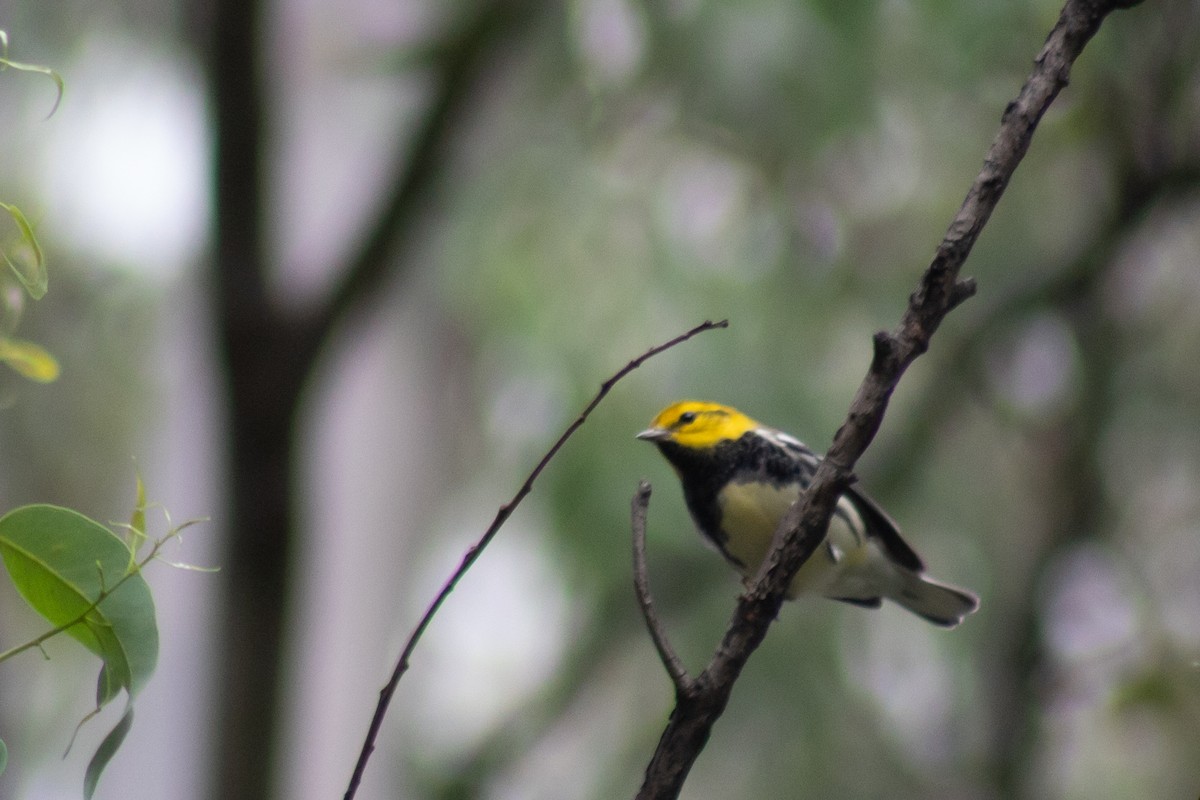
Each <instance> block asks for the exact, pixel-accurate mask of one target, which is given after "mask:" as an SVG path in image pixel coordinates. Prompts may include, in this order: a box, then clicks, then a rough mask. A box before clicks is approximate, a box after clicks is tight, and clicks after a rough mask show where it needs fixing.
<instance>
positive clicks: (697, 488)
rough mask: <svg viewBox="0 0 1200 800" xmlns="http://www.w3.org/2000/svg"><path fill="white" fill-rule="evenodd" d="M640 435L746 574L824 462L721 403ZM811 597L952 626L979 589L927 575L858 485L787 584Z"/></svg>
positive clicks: (674, 411)
mask: <svg viewBox="0 0 1200 800" xmlns="http://www.w3.org/2000/svg"><path fill="white" fill-rule="evenodd" d="M637 438H639V439H645V440H647V441H651V442H654V443H655V444H656V445H658V449H659V450H660V451H661V452H662V454H663V456H664V457H665V458H666V459H667V461H668V462H670V464H671V466H672V467H674V468H675V472H676V474H678V476H679V480H680V482H681V483H682V484H683V497H684V500H685V502H686V503H687V507H688V511H690V512H691V515H692V519H693V521H695V523H696V527H697V528H699V529H700V533H701V534H703V535H704V537H705V538H706V539H707V540H708V541H709V542H711V543H712V544H713V545H714V546H715V547H716V548H717V550H718V551H720V553H721V555H723V556H724V557H725V559H726V560H727V561H729V563H731V564H732V565H733V566H734V567H735V568H736V569H737V570H738V571H739V572H741V573H742V575H743V576H747V577H749V576H752V575H753V574H754V573H755V571H756V570H757V569H758V567H759V565H760V564H761V563H762V560H763V558H764V557H765V556H766V553H767V550H768V549H769V548H770V546H771V539H772V537H773V535H774V533H775V529H776V527H778V525H779V522H780V520H782V519H783V517H784V515H785V514H786V513H787V510H788V508H789V507H790V506H791V504H792V503H793V502H795V501H796V500H797V499H798V498H799V497H800V493H801V492H802V491H803V490H804V489H806V488H808V486H809V484H810V483H811V482H812V478H813V474H814V473H815V472H816V470H817V464H818V463H819V462H820V459H819V458H818V457H817V456H816V454H814V453H813V451H812V450H810V449H808V448H807V447H806V446H804V444H803V443H802V442H800V441H799V440H798V439H795V438H793V437H791V436H789V435H788V434H786V433H783V432H782V431H778V430H775V429H774V428H769V427H767V426H765V425H763V424H761V423H759V422H756V421H754V420H753V419H751V418H750V417H747V416H746V415H745V414H743V413H741V412H740V411H738V410H737V409H734V408H730V407H729V406H723V405H719V404H717V403H705V402H698V401H693V400H685V401H683V402H679V403H675V404H673V405H670V406H667V407H666V408H665V409H663V410H662V411H661V412H659V414H658V416H656V417H655V418H654V420H653V421H652V422H651V423H650V427H649V428H647V429H646V430H644V431H642V432H641V433H639V434H638V435H637ZM805 594H815V595H820V596H823V597H828V598H831V599H834V600H842V601H845V602H847V603H854V604H856V605H860V606H866V607H868V608H878V607H879V605H880V603H881V601H882V599H883V598H887V599H888V600H891V601H893V602H895V603H898V604H900V605H901V606H903V607H904V608H907V609H908V610H909V611H911V612H913V613H914V614H917V615H919V616H921V617H924V618H925V619H927V620H929V621H930V622H932V623H933V624H935V625H942V626H944V627H947V628H951V627H954V626H955V625H957V624H958V623H960V622H962V620H963V618H964V617H965V616H966V615H967V614H970V613H971V612H973V611H974V610H975V609H976V608H978V607H979V598H977V597H976V596H975V595H974V594H972V593H971V592H968V591H966V590H965V589H959V588H957V587H955V586H950V585H948V584H945V583H940V582H938V581H935V580H933V579H931V578H928V577H926V576H925V566H924V564H922V562H921V558H920V556H918V555H917V554H916V553H915V552H914V551H913V549H912V548H911V547H909V546H908V545H907V544H906V543H905V541H904V539H902V538H901V537H900V531H899V529H898V528H897V527H896V523H895V522H893V521H892V520H891V518H890V517H888V515H887V514H886V513H884V511H883V509H881V508H880V507H879V506H878V505H876V503H875V501H873V500H871V499H870V498H869V497H867V496H866V495H865V494H863V493H862V492H860V491H859V490H858V489H857V488H855V487H850V488H849V489H847V490H846V491H845V493H843V494H842V496H841V497H840V498H839V499H838V503H837V506H836V508H835V509H834V512H833V518H832V519H831V520H830V522H829V528H828V530H827V531H826V533H825V539H824V540H823V541H822V542H821V544H820V545H818V546H817V549H816V550H815V551H814V552H813V554H812V556H810V557H809V559H808V561H806V562H805V563H804V564H803V565H802V566H801V567H800V571H799V572H798V573H797V574H796V577H795V579H794V580H793V581H792V584H791V586H790V587H789V590H788V597H789V598H795V597H797V596H800V595H805Z"/></svg>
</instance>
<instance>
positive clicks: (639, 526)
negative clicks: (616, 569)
mask: <svg viewBox="0 0 1200 800" xmlns="http://www.w3.org/2000/svg"><path fill="white" fill-rule="evenodd" d="M649 506H650V484H649V482H647V481H641V482H640V483H639V484H638V490H637V493H636V494H635V495H634V496H633V502H632V503H631V513H630V516H631V517H632V521H631V525H632V527H633V589H634V591H635V592H636V594H637V600H638V606H639V607H640V608H641V609H642V616H643V617H644V618H645V619H646V628H647V630H649V631H650V639H651V641H653V642H654V649H655V650H657V651H658V657H659V658H660V659H661V660H662V663H663V667H665V668H666V670H667V674H668V675H670V676H671V683H673V684H675V696H676V697H682V696H684V695H686V694H687V693H688V692H690V691H691V690H692V678H691V676H690V675H688V674H687V669H686V668H685V667H684V666H683V661H681V660H680V658H679V655H678V654H677V653H676V652H675V648H673V647H672V646H671V640H670V639H668V638H667V631H666V629H665V628H663V625H662V620H660V619H659V618H658V614H656V613H655V611H654V598H653V597H652V596H651V594H650V578H649V575H648V574H647V571H646V509H647V508H648V507H649Z"/></svg>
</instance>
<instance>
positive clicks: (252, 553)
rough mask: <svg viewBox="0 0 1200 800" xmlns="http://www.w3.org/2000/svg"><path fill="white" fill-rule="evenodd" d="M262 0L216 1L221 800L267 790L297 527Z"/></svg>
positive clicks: (295, 393)
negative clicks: (267, 135) (274, 285)
mask: <svg viewBox="0 0 1200 800" xmlns="http://www.w3.org/2000/svg"><path fill="white" fill-rule="evenodd" d="M262 10H263V8H262V3H260V2H259V1H258V0H232V1H230V0H217V2H215V3H214V6H213V15H214V16H213V20H212V21H213V28H212V30H213V40H212V42H211V43H210V52H209V57H210V62H209V70H210V72H209V74H210V80H211V92H212V95H213V98H214V102H213V107H214V114H215V120H214V123H215V140H216V154H215V170H216V173H215V187H214V190H215V191H214V194H215V197H216V207H215V219H214V234H213V237H214V255H213V264H212V268H213V273H212V280H213V285H212V289H213V291H214V299H215V312H216V319H217V326H218V330H219V336H220V349H221V354H222V356H223V359H224V367H225V375H226V381H227V383H226V391H227V404H228V405H227V408H228V415H229V416H228V419H227V426H228V428H227V431H228V435H227V445H226V446H227V451H226V457H227V459H228V460H227V467H228V472H227V475H228V484H227V487H226V491H227V493H228V494H227V509H228V512H227V513H228V516H227V517H226V518H225V519H224V520H222V522H223V524H224V526H225V529H226V530H225V532H226V536H227V537H228V540H227V543H226V546H225V552H224V556H223V557H222V559H221V569H222V573H221V574H222V576H223V581H224V584H223V588H224V598H223V608H222V610H221V616H220V617H219V619H221V625H220V628H219V630H218V633H217V640H218V644H217V652H218V653H219V656H218V658H219V660H218V665H217V684H216V685H217V692H216V696H217V698H218V710H217V714H216V724H217V731H218V732H219V734H218V735H217V736H216V737H215V747H216V759H217V765H216V769H215V771H214V772H213V773H212V781H213V783H212V786H211V794H212V796H213V797H220V798H226V800H237V798H265V797H268V796H269V794H270V783H271V772H272V770H271V765H272V762H273V761H274V760H275V754H276V747H275V742H276V740H277V735H276V733H277V731H276V723H277V719H278V706H279V668H280V655H281V647H282V642H283V629H284V619H285V610H286V606H287V601H288V586H289V582H288V569H289V567H290V565H291V562H292V558H293V555H294V554H293V550H294V546H293V545H294V539H295V537H294V535H293V531H292V517H291V509H292V505H293V504H292V499H293V491H294V486H293V480H294V478H293V473H292V452H293V442H292V424H293V422H294V419H295V415H296V407H297V404H298V401H299V393H300V388H301V384H302V381H303V365H302V364H301V363H300V360H299V355H300V354H299V353H298V352H297V347H296V342H294V341H291V340H290V338H289V336H288V335H287V334H288V327H289V326H288V325H287V324H286V320H284V319H283V318H282V317H281V316H280V315H279V314H278V313H277V312H276V311H275V310H274V308H273V307H272V304H271V303H270V300H269V297H268V290H267V286H266V275H267V264H266V254H265V248H264V242H263V239H264V230H263V228H264V226H263V215H262V210H263V194H264V188H263V173H264V165H263V163H262V162H263V152H262V151H263V148H262V141H263V132H264V131H263V127H264V119H263V118H264V112H263V98H262V96H261V95H260V92H261V82H260V80H259V75H260V69H261V67H260V64H259V56H260V54H261V44H260V35H259V34H260V28H261V18H262Z"/></svg>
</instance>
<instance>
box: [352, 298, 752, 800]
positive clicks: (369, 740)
mask: <svg viewBox="0 0 1200 800" xmlns="http://www.w3.org/2000/svg"><path fill="white" fill-rule="evenodd" d="M727 327H729V322H728V320H721V321H720V322H712V321H711V320H706V321H704V322H702V323H701V324H699V325H697V326H696V327H694V328H692V329H691V330H689V331H687V332H685V333H682V334H680V335H679V336H676V337H675V338H673V339H671V340H670V341H667V342H664V343H663V344H660V345H656V346H654V347H651V348H650V349H649V350H647V351H646V352H645V353H642V354H641V355H640V356H638V357H637V358H635V359H633V360H632V361H630V362H629V363H628V364H626V365H625V366H623V367H621V369H619V370H617V372H616V373H615V374H613V376H612V377H610V378H609V379H608V380H606V381H604V383H602V384H600V389H599V391H597V392H596V394H595V396H594V397H592V400H591V402H590V403H588V404H587V407H586V408H584V409H583V411H582V412H580V414H579V416H578V417H576V418H575V421H574V422H572V423H571V424H570V425H568V426H567V429H566V430H565V431H563V433H562V435H561V436H559V437H558V440H557V441H555V442H554V444H553V445H551V446H550V449H549V450H547V451H546V454H545V455H543V456H542V458H541V460H540V461H538V463H537V466H535V467H534V468H533V470H532V471H531V472H530V473H529V475H528V476H527V477H526V478H525V482H524V483H523V484H521V488H520V489H518V490H517V493H516V494H515V495H513V497H512V499H511V500H509V501H508V502H507V503H505V504H504V505H502V506H500V508H499V510H497V511H496V516H495V517H494V518H493V519H492V523H491V524H490V525H488V527H487V530H485V531H484V532H483V535H482V536H480V537H479V540H478V541H477V542H475V544H473V545H471V547H470V548H468V550H467V552H466V554H465V555H464V556H463V559H462V561H461V562H460V563H459V565H458V568H457V569H455V570H454V572H453V574H451V576H450V577H449V579H447V581H446V582H445V583H444V584H442V588H441V591H439V592H438V594H437V596H436V597H435V598H434V599H433V602H432V603H430V604H429V607H428V608H426V609H425V613H424V614H423V615H422V616H421V620H420V622H418V623H417V627H416V628H414V629H413V632H412V634H411V635H410V636H409V637H408V642H407V643H405V645H404V650H403V651H402V652H401V653H400V658H399V660H397V661H396V666H395V669H393V670H392V677H391V678H390V679H388V682H387V684H386V685H384V687H383V689H381V690H380V692H379V702H378V703H377V704H376V706H375V714H374V715H373V716H372V718H371V724H370V727H369V728H368V730H367V736H366V738H365V739H364V740H363V746H362V750H361V751H360V753H359V755H358V762H357V763H356V764H355V765H354V773H353V775H352V776H351V777H350V783H349V785H348V787H347V789H346V794H345V800H352V798H353V797H354V795H355V793H357V792H358V786H359V784H360V783H361V782H362V776H363V773H364V772H365V771H366V768H367V761H368V760H369V759H370V758H371V753H372V752H373V751H374V750H375V739H376V737H378V735H379V729H380V728H381V727H382V726H383V718H384V717H385V716H386V715H387V710H388V706H389V705H391V702H392V695H394V694H395V693H396V687H397V686H399V685H400V679H401V678H402V677H404V673H405V672H407V671H408V667H409V659H410V658H412V654H413V651H415V650H416V648H417V644H418V643H419V642H420V641H421V637H422V636H423V635H424V633H425V630H426V629H427V628H428V627H429V625H430V623H431V622H433V618H434V616H435V615H436V614H437V612H438V610H439V609H440V608H441V607H442V604H443V603H445V602H446V598H448V597H449V596H450V593H451V592H452V591H454V587H455V586H457V585H458V582H459V581H460V580H462V577H463V576H464V575H466V574H467V570H469V569H470V568H471V566H472V565H473V564H474V563H475V562H476V561H477V560H479V557H480V556H481V555H483V551H484V550H485V549H486V548H487V546H488V545H489V544H491V541H492V539H494V538H495V537H496V534H497V533H499V532H500V528H501V527H502V526H503V525H504V523H505V522H507V521H508V518H509V517H510V516H512V513H513V511H515V510H516V509H517V506H518V505H520V504H521V501H522V500H524V499H525V497H526V495H528V494H529V493H530V492H531V491H533V483H534V481H536V480H537V479H538V476H539V475H541V474H542V471H543V470H544V469H545V468H546V465H547V464H549V463H550V461H551V459H553V458H554V456H555V455H557V454H558V451H559V450H561V449H562V446H563V445H565V444H566V443H567V439H570V438H571V436H572V434H574V433H575V431H576V430H578V429H579V427H580V426H581V425H583V423H584V422H585V421H587V418H588V416H589V415H590V414H591V413H592V412H593V411H594V410H595V409H596V406H598V405H600V401H601V400H603V399H604V398H605V397H607V396H608V393H609V392H610V391H612V388H613V386H615V385H616V384H617V382H618V381H620V380H621V379H622V378H624V377H625V376H626V375H628V374H629V373H631V372H633V371H634V370H635V369H637V368H638V367H640V366H641V365H642V364H644V363H645V362H646V361H647V360H649V359H651V358H653V357H654V356H656V355H658V354H659V353H661V352H663V351H664V350H669V349H671V348H672V347H674V346H675V345H678V344H682V343H683V342H686V341H687V340H688V339H691V338H692V337H693V336H696V335H698V334H701V333H704V332H705V331H711V330H715V329H717V328H727Z"/></svg>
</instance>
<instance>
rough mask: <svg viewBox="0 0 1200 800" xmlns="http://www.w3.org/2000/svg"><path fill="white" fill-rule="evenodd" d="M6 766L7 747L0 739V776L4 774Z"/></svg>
mask: <svg viewBox="0 0 1200 800" xmlns="http://www.w3.org/2000/svg"><path fill="white" fill-rule="evenodd" d="M7 766H8V746H7V745H6V744H4V740H3V739H0V775H3V774H4V768H5V767H7Z"/></svg>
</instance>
